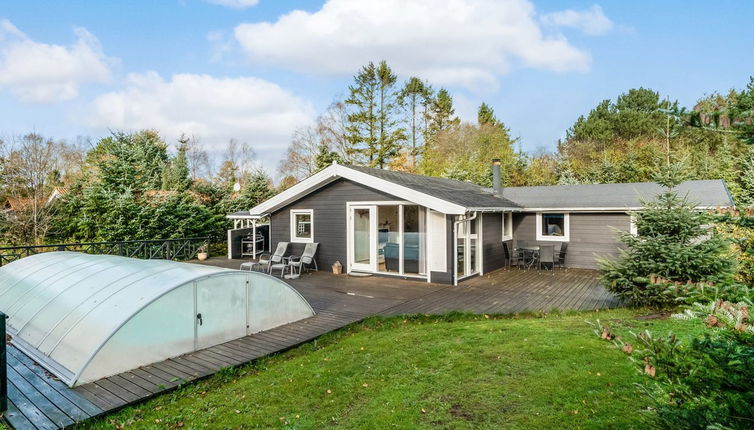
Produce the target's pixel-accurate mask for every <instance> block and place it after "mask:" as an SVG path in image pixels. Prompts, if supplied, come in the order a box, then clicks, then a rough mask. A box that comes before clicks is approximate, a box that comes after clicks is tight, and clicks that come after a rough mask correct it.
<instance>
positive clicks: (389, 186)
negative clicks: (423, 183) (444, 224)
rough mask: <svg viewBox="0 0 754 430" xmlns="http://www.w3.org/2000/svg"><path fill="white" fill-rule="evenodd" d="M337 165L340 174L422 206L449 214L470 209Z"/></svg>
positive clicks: (457, 213) (459, 213)
mask: <svg viewBox="0 0 754 430" xmlns="http://www.w3.org/2000/svg"><path fill="white" fill-rule="evenodd" d="M333 167H337V168H339V169H338V173H339V176H341V177H343V178H345V179H350V180H352V181H354V182H357V183H359V184H362V185H366V186H368V187H370V188H374V189H377V190H380V191H383V192H386V193H388V194H391V195H394V196H396V197H400V198H402V199H404V200H408V201H410V202H412V203H416V204H419V205H421V206H424V207H427V208H430V209H433V210H436V211H438V212H442V213H444V214H448V215H462V214H465V213H466V212H467V211H468V208H466V207H464V206H461V205H458V204H455V203H451V202H449V201H447V200H443V199H440V198H437V197H434V196H430V195H429V194H425V193H422V192H419V191H416V190H412V189H411V188H408V187H404V186H403V185H400V184H396V183H395V182H390V181H386V180H384V179H381V178H378V177H376V176H372V175H370V174H368V173H363V172H359V171H357V170H353V169H349V168H348V167H346V166H340V165H335V166H333Z"/></svg>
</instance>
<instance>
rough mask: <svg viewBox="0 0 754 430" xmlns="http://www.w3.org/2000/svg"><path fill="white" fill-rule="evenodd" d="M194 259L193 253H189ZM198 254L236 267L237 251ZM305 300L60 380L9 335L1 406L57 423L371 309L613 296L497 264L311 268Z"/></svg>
mask: <svg viewBox="0 0 754 430" xmlns="http://www.w3.org/2000/svg"><path fill="white" fill-rule="evenodd" d="M196 263H199V262H196ZM200 264H209V265H213V266H218V267H226V268H232V269H237V268H238V267H239V264H240V261H239V260H228V259H225V258H213V259H210V260H207V261H204V262H201V263H200ZM288 282H289V283H290V284H291V285H293V287H294V288H296V289H297V290H298V291H299V292H300V293H301V294H302V295H303V296H304V297H305V298H306V299H307V300H308V301H309V303H310V304H311V305H312V307H313V308H314V310H315V311H316V313H317V314H316V315H315V316H314V317H311V318H308V319H306V320H302V321H298V322H295V323H292V324H288V325H285V326H282V327H277V328H274V329H272V330H268V331H265V332H261V333H257V334H254V335H251V336H246V337H243V338H240V339H236V340H233V341H230V342H226V343H224V344H221V345H216V346H213V347H210V348H207V349H204V350H201V351H197V352H193V353H190V354H186V355H183V356H180V357H176V358H171V359H169V360H165V361H163V362H160V363H155V364H152V365H149V366H145V367H142V368H139V369H136V370H133V371H130V372H125V373H122V374H119V375H115V376H111V377H109V378H104V379H101V380H99V381H96V382H93V383H89V384H85V385H81V386H78V387H75V388H68V387H67V386H66V385H65V384H63V383H62V382H60V381H59V380H57V379H56V378H54V377H53V376H52V375H51V374H50V373H49V372H47V371H45V370H44V369H43V368H42V367H40V366H39V365H38V364H36V363H35V362H34V361H33V360H32V359H31V358H29V357H27V356H26V355H24V354H23V353H22V352H21V351H19V350H18V349H16V348H15V347H13V346H12V345H8V346H9V348H8V379H9V383H8V393H9V410H8V411H7V412H6V414H5V417H4V418H5V420H6V421H7V423H9V424H10V425H11V426H12V427H13V428H16V429H58V428H65V427H69V426H72V425H74V424H75V423H77V422H81V421H84V420H87V419H90V418H92V417H96V416H100V415H103V414H107V413H110V412H113V411H115V410H117V409H120V408H122V407H125V406H128V405H131V404H134V403H138V402H142V401H144V400H146V399H148V398H151V397H154V396H156V395H159V394H161V393H164V392H166V391H168V390H171V389H173V388H176V387H178V386H180V385H182V384H185V383H187V382H190V381H194V380H197V379H199V378H203V377H207V376H210V375H212V374H214V373H216V372H217V371H219V370H221V369H223V368H226V367H230V366H237V365H240V364H244V363H247V362H250V361H253V360H255V359H258V358H260V357H264V356H267V355H270V354H273V353H276V352H280V351H284V350H287V349H289V348H292V347H294V346H296V345H299V344H302V343H304V342H307V341H310V340H312V339H315V338H317V337H319V336H321V335H323V334H325V333H328V332H330V331H333V330H337V329H339V328H341V327H344V326H346V325H348V324H351V323H354V322H357V321H360V320H362V319H364V318H366V317H368V316H372V315H400V314H413V313H424V314H442V313H447V312H450V311H464V312H474V313H487V314H494V313H514V312H524V311H550V310H553V309H559V310H591V309H605V308H610V307H616V306H618V305H619V302H618V300H617V299H616V298H615V297H614V296H612V295H611V294H610V293H609V292H607V291H606V290H605V289H604V288H603V287H602V286H601V285H600V283H599V280H598V277H597V273H596V272H595V271H590V270H578V269H569V270H557V271H555V272H554V273H553V272H542V273H540V272H537V271H534V270H532V271H523V270H518V269H511V270H499V271H496V272H493V273H490V274H487V275H484V276H479V277H475V278H471V279H469V280H467V281H464V282H461V283H460V285H458V286H449V285H439V284H431V283H427V282H423V281H417V280H405V279H401V278H394V277H381V276H369V277H353V276H349V275H333V274H331V273H327V272H315V273H308V274H305V275H303V276H302V277H301V278H299V279H294V280H289V281H288Z"/></svg>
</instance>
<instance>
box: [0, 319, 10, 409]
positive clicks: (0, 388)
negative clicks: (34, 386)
mask: <svg viewBox="0 0 754 430" xmlns="http://www.w3.org/2000/svg"><path fill="white" fill-rule="evenodd" d="M0 336H2V337H3V341H2V343H0V414H2V413H3V412H5V411H7V410H8V357H7V356H6V355H5V354H6V353H7V352H6V350H5V348H6V345H5V338H6V335H5V314H4V313H2V312H0Z"/></svg>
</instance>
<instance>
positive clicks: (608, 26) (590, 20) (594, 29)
mask: <svg viewBox="0 0 754 430" xmlns="http://www.w3.org/2000/svg"><path fill="white" fill-rule="evenodd" d="M542 21H543V22H544V23H546V24H549V25H553V26H555V27H570V28H575V29H577V30H581V31H582V32H584V34H588V35H590V36H599V35H602V34H605V33H607V32H609V31H610V30H612V29H613V22H612V21H611V20H610V18H608V17H606V16H605V14H604V12H602V8H601V7H600V6H599V5H594V6H592V7H591V9H587V10H585V11H575V10H572V9H568V10H564V11H560V12H553V13H550V14H547V15H544V16H543V17H542Z"/></svg>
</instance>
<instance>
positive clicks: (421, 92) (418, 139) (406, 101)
mask: <svg viewBox="0 0 754 430" xmlns="http://www.w3.org/2000/svg"><path fill="white" fill-rule="evenodd" d="M431 100H432V87H431V86H430V85H429V84H428V83H425V82H423V81H422V80H421V79H419V78H417V77H411V78H409V80H408V81H406V83H405V84H404V86H403V89H402V90H401V92H400V94H399V95H398V102H399V103H400V105H401V106H403V108H404V109H405V110H406V111H407V113H408V121H407V122H408V123H409V135H410V136H409V139H410V141H411V152H410V155H411V158H412V164H413V165H416V157H417V156H418V155H419V153H420V152H421V147H422V142H423V141H422V135H423V133H422V132H421V128H420V127H421V123H419V122H418V121H419V119H420V117H419V115H421V116H423V117H424V118H425V120H426V115H427V111H428V108H429V103H430V101H431Z"/></svg>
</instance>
